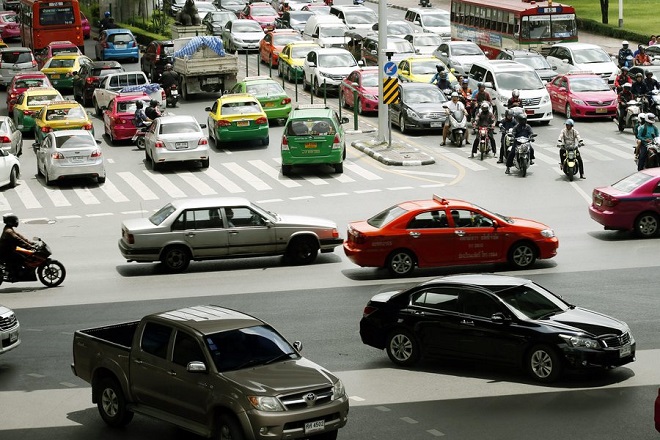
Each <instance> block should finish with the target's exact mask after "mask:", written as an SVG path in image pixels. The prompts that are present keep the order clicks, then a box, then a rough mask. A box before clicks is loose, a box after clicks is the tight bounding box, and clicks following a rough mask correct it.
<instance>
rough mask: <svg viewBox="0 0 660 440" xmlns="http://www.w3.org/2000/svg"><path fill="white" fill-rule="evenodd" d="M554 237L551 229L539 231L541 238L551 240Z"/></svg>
mask: <svg viewBox="0 0 660 440" xmlns="http://www.w3.org/2000/svg"><path fill="white" fill-rule="evenodd" d="M554 236H555V231H553V230H552V229H544V230H542V231H541V237H545V238H552V237H554Z"/></svg>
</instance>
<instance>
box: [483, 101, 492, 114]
mask: <svg viewBox="0 0 660 440" xmlns="http://www.w3.org/2000/svg"><path fill="white" fill-rule="evenodd" d="M488 110H490V106H489V105H488V103H487V102H482V103H481V111H482V112H487V111H488Z"/></svg>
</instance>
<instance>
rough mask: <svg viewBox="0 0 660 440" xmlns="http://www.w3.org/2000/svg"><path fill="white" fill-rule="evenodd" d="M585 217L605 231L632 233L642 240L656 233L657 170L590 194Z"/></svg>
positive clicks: (659, 222)
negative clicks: (590, 199) (590, 200)
mask: <svg viewBox="0 0 660 440" xmlns="http://www.w3.org/2000/svg"><path fill="white" fill-rule="evenodd" d="M589 215H590V216H591V218H592V219H594V220H596V221H597V222H598V223H600V224H601V225H603V226H605V229H613V230H621V231H631V230H632V231H634V232H635V234H636V235H638V236H640V237H642V238H650V237H655V236H657V235H658V232H659V231H660V227H659V226H660V168H649V169H646V170H642V171H638V172H636V173H635V174H631V175H630V176H628V177H625V178H623V179H621V180H619V181H618V182H616V183H615V184H613V185H610V186H606V187H602V188H596V189H594V190H593V193H592V202H591V206H590V207H589Z"/></svg>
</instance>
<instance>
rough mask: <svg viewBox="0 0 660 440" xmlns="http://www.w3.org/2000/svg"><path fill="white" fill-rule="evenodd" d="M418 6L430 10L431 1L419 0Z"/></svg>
mask: <svg viewBox="0 0 660 440" xmlns="http://www.w3.org/2000/svg"><path fill="white" fill-rule="evenodd" d="M419 5H420V6H421V7H422V8H430V7H431V0H419Z"/></svg>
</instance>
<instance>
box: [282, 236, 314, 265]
mask: <svg viewBox="0 0 660 440" xmlns="http://www.w3.org/2000/svg"><path fill="white" fill-rule="evenodd" d="M318 253H319V244H318V241H317V240H316V239H315V238H312V237H298V238H293V239H292V240H291V242H290V243H289V245H288V246H287V248H286V254H285V257H286V259H287V260H288V261H289V263H291V264H293V265H296V266H301V265H303V264H311V263H313V262H314V260H316V257H317V255H318Z"/></svg>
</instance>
